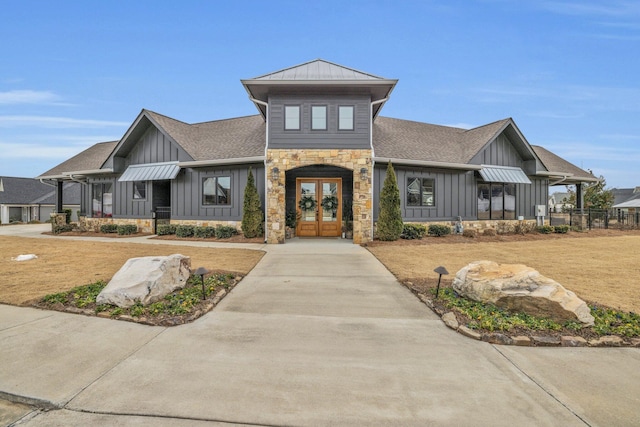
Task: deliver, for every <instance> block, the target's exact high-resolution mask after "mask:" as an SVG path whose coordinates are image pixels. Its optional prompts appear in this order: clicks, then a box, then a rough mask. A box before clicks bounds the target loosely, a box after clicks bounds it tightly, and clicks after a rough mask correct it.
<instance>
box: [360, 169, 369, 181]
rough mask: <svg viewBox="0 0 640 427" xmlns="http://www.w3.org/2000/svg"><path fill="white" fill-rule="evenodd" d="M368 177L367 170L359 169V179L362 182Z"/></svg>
mask: <svg viewBox="0 0 640 427" xmlns="http://www.w3.org/2000/svg"><path fill="white" fill-rule="evenodd" d="M368 176H369V169H367V168H362V169H360V179H361V180H362V181H366V180H367V177H368Z"/></svg>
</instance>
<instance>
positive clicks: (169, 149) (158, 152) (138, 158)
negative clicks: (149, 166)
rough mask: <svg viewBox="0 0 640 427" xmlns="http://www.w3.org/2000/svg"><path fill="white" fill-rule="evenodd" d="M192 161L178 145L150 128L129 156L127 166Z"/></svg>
mask: <svg viewBox="0 0 640 427" xmlns="http://www.w3.org/2000/svg"><path fill="white" fill-rule="evenodd" d="M190 160H193V159H192V158H191V157H190V156H189V155H188V154H187V153H186V152H185V151H184V150H183V149H182V148H181V147H180V146H178V144H176V143H174V142H173V141H172V140H171V139H170V138H169V137H167V136H166V135H165V134H164V133H162V132H161V131H160V130H159V129H158V128H156V127H155V126H149V129H147V131H146V132H145V133H144V134H143V135H142V136H141V137H140V139H139V140H138V141H137V142H136V143H135V145H134V146H133V148H132V149H131V151H130V152H129V154H128V155H127V157H126V160H125V165H126V166H129V165H139V164H144V163H163V162H178V161H190Z"/></svg>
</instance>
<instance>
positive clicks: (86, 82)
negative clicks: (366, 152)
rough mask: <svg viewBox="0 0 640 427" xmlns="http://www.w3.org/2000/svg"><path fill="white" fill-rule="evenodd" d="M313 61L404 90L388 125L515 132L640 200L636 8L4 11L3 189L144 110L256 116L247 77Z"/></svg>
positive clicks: (41, 6)
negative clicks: (511, 124)
mask: <svg viewBox="0 0 640 427" xmlns="http://www.w3.org/2000/svg"><path fill="white" fill-rule="evenodd" d="M316 58H322V59H326V60H328V61H332V62H336V63H338V64H341V65H345V66H348V67H352V68H355V69H358V70H361V71H365V72H369V73H372V74H375V75H378V76H381V77H385V78H397V79H399V83H398V85H397V86H396V89H395V90H394V92H393V94H392V96H391V99H390V100H389V102H387V104H386V105H385V107H384V109H383V110H382V115H384V116H388V117H396V118H401V119H408V120H416V121H422V122H427V123H435V124H441V125H449V126H459V127H465V128H466V127H474V126H480V125H483V124H486V123H490V122H493V121H496V120H500V119H503V118H506V117H513V118H514V120H515V122H516V124H517V125H518V127H519V128H520V130H521V131H522V133H523V134H524V135H525V137H526V138H527V140H528V141H529V142H530V143H531V144H535V145H542V146H544V147H546V148H547V149H549V150H551V151H553V152H555V153H556V154H558V155H560V156H562V157H564V158H566V159H567V160H569V161H571V162H572V163H574V164H576V165H577V166H580V167H582V168H584V169H592V170H593V171H594V173H595V174H596V175H603V176H604V177H605V179H606V181H607V186H608V187H617V188H623V187H634V186H636V185H638V186H640V171H639V168H638V165H640V2H638V1H635V0H634V1H617V0H608V1H596V0H581V1H568V0H549V1H545V0H475V1H474V0H434V1H429V0H422V1H373V0H370V1H358V0H351V1H344V0H341V1H322V2H307V1H300V0H298V1H277V0H272V1H269V2H265V1H228V2H222V1H187V0H185V1H181V2H163V1H158V0H155V1H134V2H97V1H64V0H60V1H55V2H52V1H45V0H43V1H28V0H21V1H13V2H4V3H3V5H2V14H0V175H5V176H32V177H33V176H37V175H39V174H40V173H43V172H45V171H46V170H48V169H50V168H51V167H53V166H55V165H57V164H58V163H60V162H61V161H63V160H65V159H67V158H69V157H71V156H72V155H75V154H77V153H78V152H80V151H82V150H83V149H85V148H87V147H88V146H90V145H92V144H93V143H96V142H101V141H110V140H117V139H119V138H120V137H122V135H123V134H124V133H125V132H126V130H127V128H128V127H129V125H130V124H131V123H132V122H133V120H134V119H135V118H136V116H137V115H138V113H139V112H140V110H141V109H142V108H147V109H150V110H153V111H156V112H158V113H161V114H165V115H168V116H170V117H174V118H176V119H179V120H182V121H185V122H189V123H193V122H201V121H208V120H216V119H224V118H229V117H238V116H244V115H251V114H255V113H256V112H257V111H256V109H255V107H254V106H253V104H252V103H251V102H250V101H249V100H248V98H247V94H246V92H245V91H244V89H243V87H242V85H241V83H240V81H239V80H240V79H241V78H251V77H255V76H258V75H261V74H265V73H268V72H271V71H276V70H279V69H282V68H285V67H289V66H292V65H297V64H300V63H303V62H306V61H309V60H313V59H316Z"/></svg>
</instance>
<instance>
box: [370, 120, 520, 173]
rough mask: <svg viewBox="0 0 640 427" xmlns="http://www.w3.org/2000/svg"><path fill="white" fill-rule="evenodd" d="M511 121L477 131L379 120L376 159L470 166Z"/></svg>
mask: <svg viewBox="0 0 640 427" xmlns="http://www.w3.org/2000/svg"><path fill="white" fill-rule="evenodd" d="M509 122H510V119H504V120H500V121H497V122H494V123H490V124H488V125H485V126H480V127H477V128H474V129H468V130H467V129H460V128H454V127H448V126H438V125H432V124H428V123H420V122H413V121H409V120H400V119H392V118H388V117H378V118H377V119H376V121H375V122H374V123H373V148H374V150H375V155H376V157H386V158H396V159H406V160H422V161H431V162H443V163H468V162H469V161H470V160H471V159H472V158H473V157H474V156H475V155H476V154H477V153H478V152H479V151H480V150H481V149H482V148H483V147H484V146H485V145H486V144H487V143H488V142H490V141H491V140H492V139H493V138H494V137H495V136H496V135H497V134H498V132H499V131H500V130H501V129H502V128H504V126H505V125H506V124H507V123H509Z"/></svg>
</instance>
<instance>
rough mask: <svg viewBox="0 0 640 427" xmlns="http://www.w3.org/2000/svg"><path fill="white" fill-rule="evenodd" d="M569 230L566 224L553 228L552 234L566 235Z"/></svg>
mask: <svg viewBox="0 0 640 427" xmlns="http://www.w3.org/2000/svg"><path fill="white" fill-rule="evenodd" d="M570 228H571V227H569V226H568V225H566V224H562V225H556V226H555V227H553V232H554V233H559V234H567V233H568V232H569V229H570Z"/></svg>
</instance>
